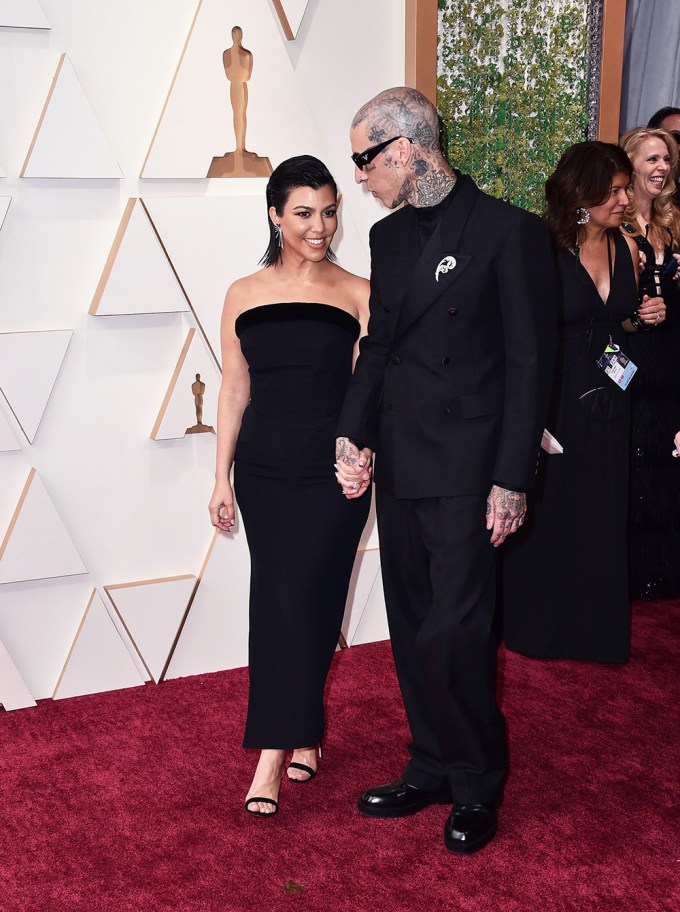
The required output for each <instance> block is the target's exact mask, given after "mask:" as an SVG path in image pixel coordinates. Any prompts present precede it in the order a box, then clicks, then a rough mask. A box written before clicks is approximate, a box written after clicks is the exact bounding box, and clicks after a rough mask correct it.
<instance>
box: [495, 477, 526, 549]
mask: <svg viewBox="0 0 680 912" xmlns="http://www.w3.org/2000/svg"><path fill="white" fill-rule="evenodd" d="M526 512H527V496H526V494H521V493H520V492H519V491H508V490H506V489H505V488H499V487H498V485H494V486H493V487H492V488H491V491H490V493H489V496H488V497H487V499H486V528H487V529H493V532H492V533H491V544H492V545H493V546H494V548H497V547H498V546H499V545H502V544H503V542H504V541H505V539H506V538H507V537H508V535H510V534H512V533H513V532H516V531H517V530H518V529H519V527H520V526H521V525H522V523H523V522H524V517H525V516H526Z"/></svg>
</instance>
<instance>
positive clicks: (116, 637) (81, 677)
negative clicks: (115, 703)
mask: <svg viewBox="0 0 680 912" xmlns="http://www.w3.org/2000/svg"><path fill="white" fill-rule="evenodd" d="M143 683H144V681H143V680H142V677H141V675H140V674H139V672H138V671H137V668H136V667H135V664H134V662H133V661H132V657H131V656H130V653H129V652H128V649H127V647H126V645H125V644H124V643H123V640H122V639H121V636H120V634H119V633H118V631H117V630H116V627H115V625H114V623H113V621H112V620H111V618H110V617H109V614H108V612H107V610H106V607H105V605H104V603H103V602H102V599H101V596H100V595H99V593H98V592H97V591H96V590H94V589H93V590H92V595H91V596H90V601H89V602H88V605H87V608H86V609H85V614H84V616H83V619H82V621H81V624H80V627H79V628H78V632H77V634H76V637H75V640H74V642H73V646H72V647H71V652H70V653H69V656H68V659H67V660H66V664H65V666H64V669H63V671H62V674H61V676H60V678H59V681H58V682H57V686H56V688H55V690H54V695H53V696H54V699H55V700H62V699H64V698H65V697H79V696H82V695H83V694H92V693H102V692H103V691H108V690H122V689H123V688H125V687H138V686H140V685H141V684H143Z"/></svg>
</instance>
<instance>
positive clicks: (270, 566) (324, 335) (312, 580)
mask: <svg viewBox="0 0 680 912" xmlns="http://www.w3.org/2000/svg"><path fill="white" fill-rule="evenodd" d="M236 333H237V335H238V337H239V339H240V342H241V349H242V351H243V355H244V357H245V359H246V361H247V362H248V367H249V369H250V397H251V398H250V404H249V405H248V407H247V408H246V410H245V412H244V414H243V421H242V425H241V431H240V434H239V438H238V443H237V446H236V455H235V461H234V489H235V495H236V501H237V505H238V508H239V511H240V514H241V517H242V519H243V524H244V528H245V532H246V536H247V539H248V547H249V549H250V558H251V576H250V637H249V662H248V665H249V672H250V693H249V702H248V718H247V721H246V730H245V735H244V739H243V746H244V747H256V748H261V749H262V748H279V749H281V748H294V747H305V746H308V745H311V744H317V743H318V742H319V741H320V740H321V736H322V733H323V725H324V714H323V691H324V685H325V682H326V676H327V674H328V669H329V667H330V663H331V659H332V658H333V652H334V651H335V647H336V645H337V642H338V636H339V633H340V625H341V623H342V617H343V612H344V607H345V601H346V598H347V590H348V587H349V581H350V576H351V573H352V566H353V564H354V558H355V555H356V550H357V546H358V544H359V539H360V536H361V532H362V530H363V527H364V524H365V522H366V519H367V516H368V510H369V507H370V496H369V495H368V494H366V495H364V496H363V497H361V498H359V499H358V500H350V501H348V500H346V499H345V497H344V496H343V495H342V492H341V490H340V488H339V486H338V483H337V481H336V479H335V470H334V468H333V463H334V461H335V430H336V423H337V419H338V415H339V412H340V407H341V406H342V401H343V398H344V396H345V391H346V389H347V385H348V383H349V380H350V377H351V374H352V353H353V348H354V343H355V342H356V340H357V337H358V335H359V323H358V321H357V320H356V319H355V318H354V317H353V316H351V314H348V313H347V312H346V311H343V310H340V309H339V308H337V307H331V306H329V305H327V304H295V303H291V304H288V303H282V304H269V305H264V306H261V307H256V308H253V309H252V310H248V311H245V312H244V313H242V314H241V315H240V316H239V317H238V318H237V320H236Z"/></svg>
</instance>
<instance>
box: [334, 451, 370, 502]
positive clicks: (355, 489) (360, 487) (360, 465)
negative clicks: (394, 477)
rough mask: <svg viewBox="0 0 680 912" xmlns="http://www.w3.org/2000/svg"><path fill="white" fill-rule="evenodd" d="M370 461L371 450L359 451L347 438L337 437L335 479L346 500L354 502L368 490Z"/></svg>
mask: <svg viewBox="0 0 680 912" xmlns="http://www.w3.org/2000/svg"><path fill="white" fill-rule="evenodd" d="M372 460H373V451H372V450H369V449H368V448H364V449H363V450H360V449H359V448H358V447H357V445H356V444H354V443H352V442H351V441H350V440H348V439H347V437H338V439H337V440H336V441H335V477H336V478H337V480H338V484H339V485H340V487H341V488H342V493H343V494H344V495H345V497H346V498H347V499H348V500H355V499H356V498H357V497H361V496H362V494H365V493H366V491H367V490H368V488H369V486H370V484H371V472H372V471H373V467H372V465H371V463H372Z"/></svg>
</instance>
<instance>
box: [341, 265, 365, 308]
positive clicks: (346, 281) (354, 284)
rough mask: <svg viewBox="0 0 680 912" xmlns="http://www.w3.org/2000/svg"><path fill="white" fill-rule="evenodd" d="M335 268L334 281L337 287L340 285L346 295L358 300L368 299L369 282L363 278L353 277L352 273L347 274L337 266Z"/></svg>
mask: <svg viewBox="0 0 680 912" xmlns="http://www.w3.org/2000/svg"><path fill="white" fill-rule="evenodd" d="M335 268H336V270H337V273H336V276H337V278H336V281H337V282H338V284H339V285H342V287H343V290H344V291H346V292H347V294H349V295H351V296H352V297H353V298H356V299H358V300H363V299H366V300H367V299H368V293H369V290H370V282H369V281H368V279H365V278H364V277H363V276H358V275H355V274H354V273H353V272H348V271H347V270H346V269H343V268H342V266H338V265H337V264H336V266H335Z"/></svg>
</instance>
